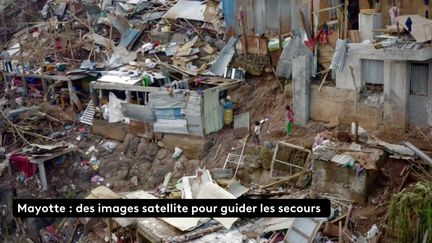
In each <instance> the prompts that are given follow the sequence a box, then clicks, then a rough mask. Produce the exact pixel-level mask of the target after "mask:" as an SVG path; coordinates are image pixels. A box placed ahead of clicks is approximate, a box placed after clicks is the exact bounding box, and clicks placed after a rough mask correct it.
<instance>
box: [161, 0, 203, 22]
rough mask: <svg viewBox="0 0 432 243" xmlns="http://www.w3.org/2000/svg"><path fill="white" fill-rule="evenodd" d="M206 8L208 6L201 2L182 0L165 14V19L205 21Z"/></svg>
mask: <svg viewBox="0 0 432 243" xmlns="http://www.w3.org/2000/svg"><path fill="white" fill-rule="evenodd" d="M206 7H207V5H206V4H202V3H201V1H189V0H180V1H179V2H178V3H177V4H176V5H174V6H173V7H171V8H170V9H169V10H168V11H167V12H166V13H165V14H164V16H163V18H165V19H178V18H182V19H191V20H198V21H205V20H204V11H205V9H206Z"/></svg>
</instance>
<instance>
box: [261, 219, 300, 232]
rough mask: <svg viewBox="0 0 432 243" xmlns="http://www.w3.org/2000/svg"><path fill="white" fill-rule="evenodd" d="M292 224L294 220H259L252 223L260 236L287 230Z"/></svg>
mask: <svg viewBox="0 0 432 243" xmlns="http://www.w3.org/2000/svg"><path fill="white" fill-rule="evenodd" d="M293 222H294V218H260V219H258V220H257V221H256V222H255V223H254V225H255V226H256V227H257V231H258V232H259V233H260V234H261V233H267V232H271V231H277V230H283V229H289V228H291V225H292V224H293Z"/></svg>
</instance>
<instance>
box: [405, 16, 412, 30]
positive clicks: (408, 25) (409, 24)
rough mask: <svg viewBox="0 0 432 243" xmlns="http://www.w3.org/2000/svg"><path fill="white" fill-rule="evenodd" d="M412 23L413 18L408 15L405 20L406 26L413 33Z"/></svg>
mask: <svg viewBox="0 0 432 243" xmlns="http://www.w3.org/2000/svg"><path fill="white" fill-rule="evenodd" d="M412 24H413V22H412V20H411V17H408V18H407V20H406V21H405V25H406V27H407V28H408V32H409V33H411V30H412V29H411V27H412Z"/></svg>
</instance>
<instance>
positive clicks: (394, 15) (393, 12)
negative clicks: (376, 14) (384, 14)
mask: <svg viewBox="0 0 432 243" xmlns="http://www.w3.org/2000/svg"><path fill="white" fill-rule="evenodd" d="M389 15H390V19H391V24H396V23H397V22H398V17H399V15H400V10H399V8H398V7H392V8H390V10H389Z"/></svg>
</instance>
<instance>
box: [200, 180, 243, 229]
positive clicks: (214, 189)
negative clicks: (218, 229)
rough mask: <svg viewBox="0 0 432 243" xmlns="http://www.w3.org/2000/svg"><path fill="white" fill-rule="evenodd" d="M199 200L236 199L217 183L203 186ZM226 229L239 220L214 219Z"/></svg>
mask: <svg viewBox="0 0 432 243" xmlns="http://www.w3.org/2000/svg"><path fill="white" fill-rule="evenodd" d="M197 199H236V197H235V196H234V195H232V194H231V193H229V192H227V191H226V190H225V189H223V188H222V187H220V186H219V185H217V184H215V183H206V184H204V185H201V188H200V191H199V193H198V196H197ZM214 219H215V220H217V221H219V223H221V224H222V225H223V226H224V227H225V228H227V229H229V228H231V226H232V225H233V224H234V222H235V221H237V219H238V218H214Z"/></svg>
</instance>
